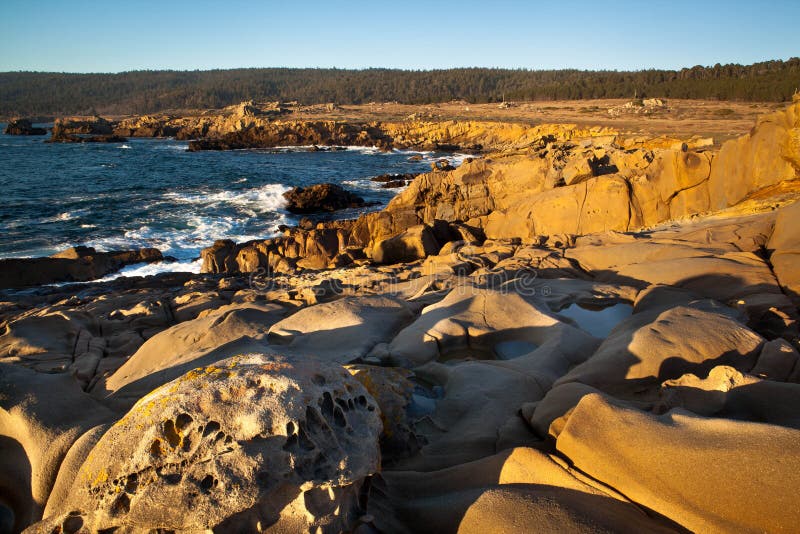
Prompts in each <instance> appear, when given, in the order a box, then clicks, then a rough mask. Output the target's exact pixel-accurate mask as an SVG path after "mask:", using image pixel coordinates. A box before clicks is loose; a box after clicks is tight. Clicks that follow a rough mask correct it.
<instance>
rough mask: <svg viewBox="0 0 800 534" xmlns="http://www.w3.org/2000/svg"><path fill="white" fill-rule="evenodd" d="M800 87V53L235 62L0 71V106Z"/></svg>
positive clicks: (774, 97) (159, 106)
mask: <svg viewBox="0 0 800 534" xmlns="http://www.w3.org/2000/svg"><path fill="white" fill-rule="evenodd" d="M798 87H800V58H792V59H789V60H787V61H767V62H763V63H756V64H753V65H746V66H743V65H736V64H733V65H719V64H717V65H714V66H713V67H701V66H696V67H692V68H687V69H681V70H678V71H670V70H644V71H636V72H618V71H579V70H549V71H535V70H523V69H519V70H508V69H488V68H462V69H448V70H431V71H405V70H392V69H366V70H341V69H288V68H269V69H232V70H212V71H135V72H123V73H118V74H67V73H44V72H6V73H0V116H6V117H8V116H16V115H23V116H24V115H28V116H30V115H62V114H77V113H83V114H85V113H104V114H123V113H136V114H142V113H150V112H156V111H161V110H167V109H188V108H218V107H223V106H227V105H230V104H234V103H237V102H240V101H242V100H248V99H254V100H285V101H289V100H297V101H299V102H300V103H303V104H311V103H322V102H336V103H339V104H362V103H367V102H371V101H384V102H385V101H398V102H402V103H410V104H421V103H431V102H446V101H449V100H453V99H464V100H467V101H469V102H474V103H480V102H495V101H500V100H501V99H503V98H505V99H506V100H571V99H589V98H630V97H632V96H634V95H638V96H639V97H663V98H698V99H720V100H747V101H786V100H789V99H791V97H792V94H793V93H794V92H795V91H796V90H797V88H798Z"/></svg>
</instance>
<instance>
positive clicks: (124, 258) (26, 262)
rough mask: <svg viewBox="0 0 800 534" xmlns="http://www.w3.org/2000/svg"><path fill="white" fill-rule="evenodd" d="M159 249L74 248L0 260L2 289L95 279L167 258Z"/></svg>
mask: <svg viewBox="0 0 800 534" xmlns="http://www.w3.org/2000/svg"><path fill="white" fill-rule="evenodd" d="M163 260H164V257H163V256H162V255H161V252H159V251H158V250H157V249H154V248H143V249H139V250H127V251H119V252H97V251H96V250H95V249H93V248H91V247H74V248H71V249H67V250H65V251H62V252H59V253H57V254H54V255H52V256H50V257H49V258H9V259H0V288H9V287H24V286H32V285H41V284H52V283H54V282H83V281H86V280H94V279H96V278H102V277H103V276H105V275H107V274H109V273H113V272H115V271H118V270H119V269H121V268H122V267H124V266H126V265H131V264H134V263H151V262H156V261H163Z"/></svg>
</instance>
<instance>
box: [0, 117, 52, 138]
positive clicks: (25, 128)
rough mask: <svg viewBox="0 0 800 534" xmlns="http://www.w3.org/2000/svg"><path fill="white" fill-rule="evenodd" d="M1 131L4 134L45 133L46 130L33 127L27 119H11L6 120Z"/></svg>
mask: <svg viewBox="0 0 800 534" xmlns="http://www.w3.org/2000/svg"><path fill="white" fill-rule="evenodd" d="M3 133H4V134H6V135H47V130H46V129H44V128H36V127H34V126H33V124H31V121H30V120H28V119H13V120H11V121H9V122H8V124H7V125H6V127H5V129H4V130H3Z"/></svg>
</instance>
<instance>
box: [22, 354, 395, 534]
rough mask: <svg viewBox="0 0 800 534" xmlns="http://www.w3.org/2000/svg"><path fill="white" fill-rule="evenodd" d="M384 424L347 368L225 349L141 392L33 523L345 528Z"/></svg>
mask: <svg viewBox="0 0 800 534" xmlns="http://www.w3.org/2000/svg"><path fill="white" fill-rule="evenodd" d="M381 428H382V426H381V422H380V416H379V410H378V407H377V404H376V403H375V401H374V400H373V398H372V397H371V396H370V395H369V394H368V393H367V391H366V389H365V388H364V387H363V386H362V385H361V383H360V382H359V381H358V380H356V379H355V378H353V377H351V376H350V374H349V373H348V372H347V371H346V370H345V369H344V368H342V367H341V366H338V365H333V364H329V363H325V362H321V361H318V360H314V359H310V358H306V359H302V360H299V359H292V358H287V357H282V356H268V355H264V354H251V355H244V356H235V357H233V358H228V359H226V360H222V361H220V362H218V363H217V364H216V365H213V366H208V367H201V368H198V369H195V370H193V371H191V372H189V373H187V374H185V375H183V376H182V377H180V378H178V379H176V380H174V381H172V382H170V383H167V384H165V385H164V386H162V387H160V388H158V389H156V390H154V391H153V392H151V393H150V394H148V395H146V396H145V397H143V398H142V399H141V400H140V401H139V402H138V403H137V404H136V405H135V406H134V407H133V408H132V409H131V410H130V411H129V412H128V413H127V414H126V415H125V416H124V417H123V418H122V419H121V420H120V421H119V422H117V423H116V424H115V425H114V426H113V427H111V428H110V429H109V430H108V431H107V432H106V433H105V435H103V437H102V438H100V440H99V441H98V443H97V445H96V446H95V447H94V449H92V451H91V453H90V454H89V455H88V457H87V459H86V461H85V462H84V464H83V466H82V467H81V469H80V470H79V472H78V474H77V476H76V478H75V481H74V482H73V486H72V491H71V497H70V498H69V499H67V501H66V502H65V503H64V504H63V506H62V508H61V509H60V510H58V511H54V512H55V514H54V515H51V516H50V517H49V518H46V519H45V520H44V521H42V522H41V523H39V524H37V525H35V526H34V527H33V528H32V531H34V532H39V531H41V532H44V531H48V532H50V531H51V530H52V529H53V528H54V527H56V526H59V525H61V524H62V523H63V522H64V521H65V519H66V518H69V517H72V518H76V519H72V521H73V522H77V521H78V519H80V521H81V522H82V525H83V526H84V527H85V528H88V529H89V530H90V531H100V530H104V529H115V528H122V529H123V530H126V531H127V530H144V529H171V530H200V529H215V530H216V529H221V530H223V531H228V532H255V531H262V530H264V529H266V528H268V527H271V528H276V529H277V530H280V531H286V530H290V531H309V530H313V531H319V532H329V531H330V532H340V531H344V530H349V529H350V528H351V526H352V525H353V523H354V521H355V518H356V517H357V513H358V495H359V490H360V488H361V486H362V483H363V482H364V479H365V478H366V477H368V476H370V475H372V474H373V473H375V472H377V471H378V469H379V465H380V452H379V447H378V439H379V436H380V433H381ZM317 529H319V530H317Z"/></svg>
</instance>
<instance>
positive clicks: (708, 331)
mask: <svg viewBox="0 0 800 534" xmlns="http://www.w3.org/2000/svg"><path fill="white" fill-rule="evenodd" d="M763 343H764V340H763V338H762V337H761V336H759V335H758V334H756V333H755V332H753V331H751V330H750V329H748V328H747V327H745V326H744V325H742V324H740V323H739V322H737V321H735V320H734V319H732V318H731V311H729V309H726V308H724V307H722V306H719V305H718V304H715V303H713V302H698V303H693V304H691V305H689V306H675V307H672V308H669V309H667V310H658V309H656V310H653V311H649V312H641V313H638V314H635V315H633V316H631V317H630V318H629V319H627V320H625V321H623V322H621V323H620V324H619V325H617V327H616V328H615V329H614V330H613V331H612V332H611V334H610V335H609V336H608V338H607V339H606V340H605V341H604V342H603V344H602V345H600V347H599V348H598V349H597V352H595V353H594V354H593V355H592V356H591V357H590V358H589V359H588V360H587V361H586V362H585V363H583V364H581V365H578V366H577V367H575V368H574V369H572V370H571V371H570V372H569V373H568V374H567V375H566V376H564V377H563V378H561V379H560V380H559V381H558V382H557V385H559V384H565V383H568V382H580V383H582V384H585V385H588V386H592V387H594V388H597V389H599V390H601V391H604V392H607V393H610V394H612V395H616V396H620V397H621V398H630V399H639V398H640V399H642V400H647V399H648V398H652V395H653V393H654V392H656V391H657V388H658V385H659V384H660V383H661V382H663V381H664V380H668V379H672V378H678V377H679V376H681V375H683V374H685V373H694V374H704V373H707V372H708V371H709V370H710V369H711V368H712V367H714V366H716V365H731V366H733V367H735V368H737V369H740V370H743V371H749V370H750V369H752V367H753V365H754V364H755V362H756V359H757V357H758V354H759V352H760V350H761V347H762V345H763ZM654 388H655V389H654Z"/></svg>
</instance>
